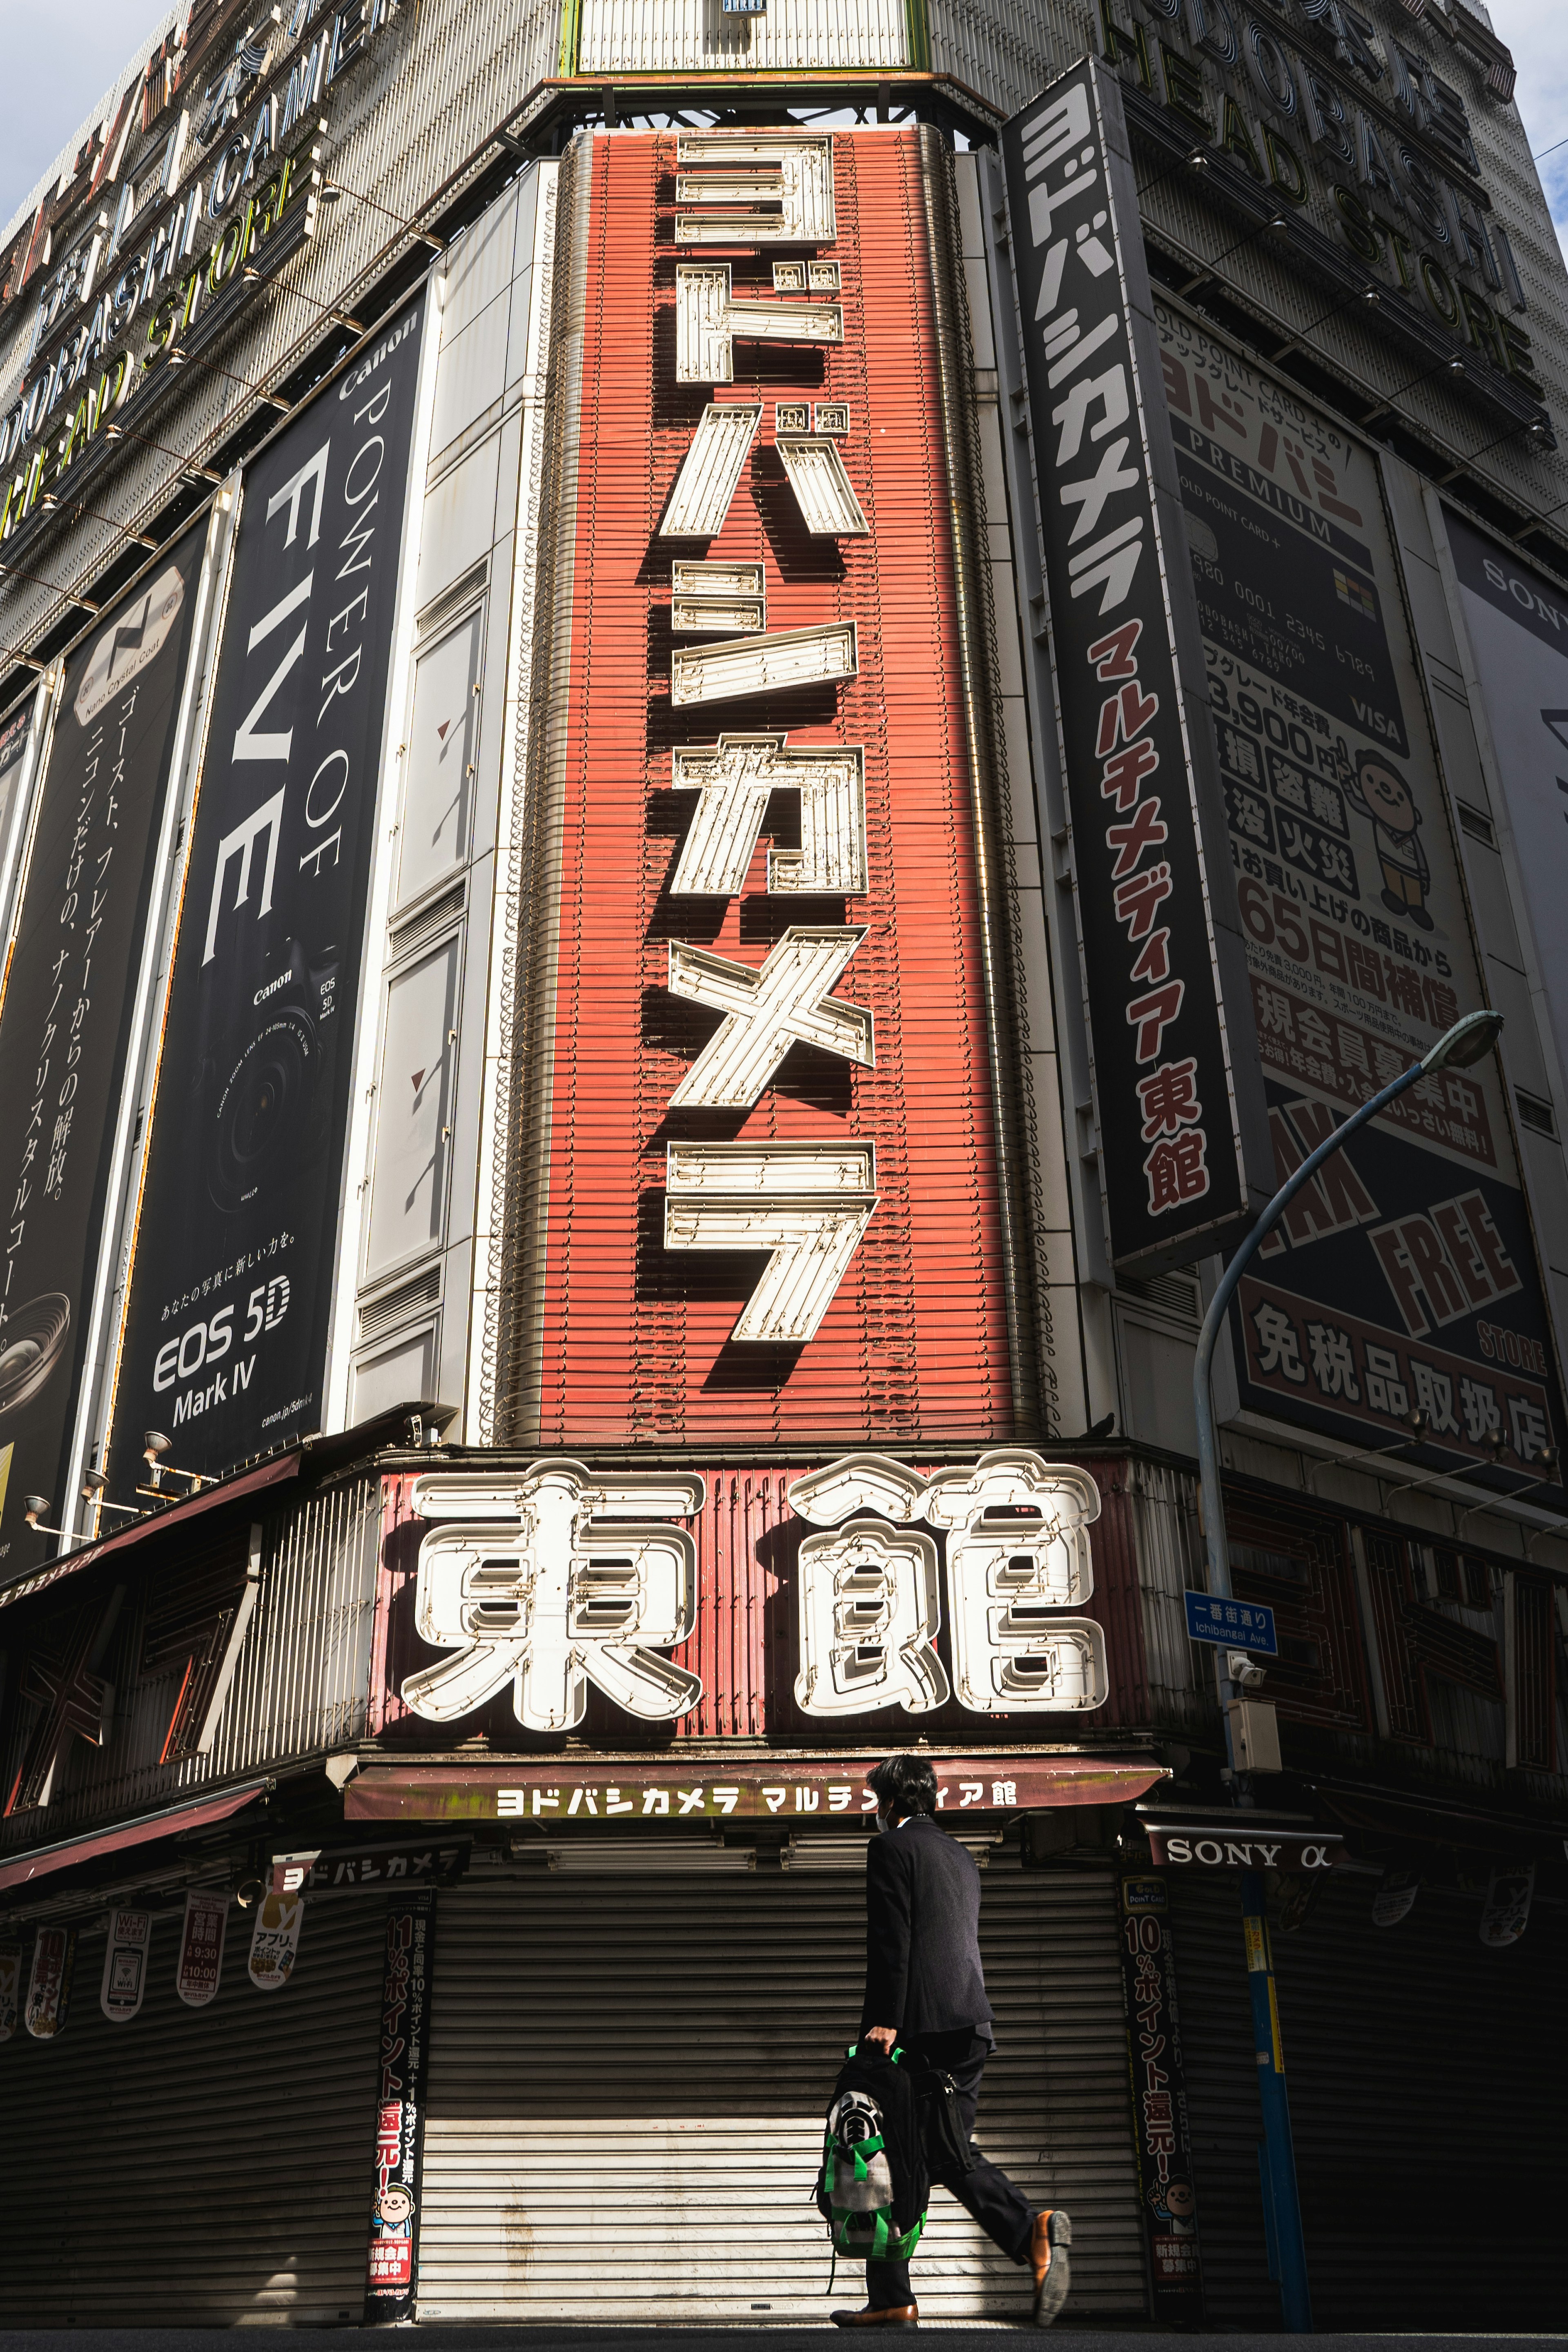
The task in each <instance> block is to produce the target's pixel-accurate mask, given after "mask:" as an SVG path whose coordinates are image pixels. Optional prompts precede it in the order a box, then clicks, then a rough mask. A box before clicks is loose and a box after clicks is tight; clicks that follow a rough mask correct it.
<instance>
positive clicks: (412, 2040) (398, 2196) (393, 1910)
mask: <svg viewBox="0 0 1568 2352" xmlns="http://www.w3.org/2000/svg"><path fill="white" fill-rule="evenodd" d="M435 1938H436V1897H435V1895H433V1894H432V1893H430V1892H429V1891H428V1890H426V1892H424V1893H422V1894H418V1895H405V1896H404V1897H403V1898H402V1899H401V1900H400V1901H398V1902H396V1903H394V1904H392V1905H390V1906H388V1909H387V1914H386V1957H385V1965H384V1970H383V1977H382V1993H381V2071H380V2074H379V2075H378V2077H377V2084H376V2110H375V2189H374V2197H373V2199H372V2204H371V2217H370V2245H369V2250H368V2255H367V2260H366V2268H365V2298H364V2316H365V2321H366V2324H367V2325H372V2324H374V2323H375V2322H377V2321H384V2320H392V2319H407V2318H409V2317H410V2316H411V2315H412V2313H413V2309H414V2293H415V2288H416V2284H417V2282H418V2276H419V2196H420V2179H419V2168H420V2161H421V2158H422V2157H423V2154H424V2148H425V2077H426V2069H427V2065H428V2053H429V2046H430V1992H431V1968H432V1963H433V1961H434V1958H435Z"/></svg>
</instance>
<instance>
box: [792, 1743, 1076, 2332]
mask: <svg viewBox="0 0 1568 2352" xmlns="http://www.w3.org/2000/svg"><path fill="white" fill-rule="evenodd" d="M867 1785H868V1787H869V1788H870V1789H871V1790H873V1791H874V1792H875V1795H876V1799H877V1826H878V1828H879V1831H880V1832H882V1834H881V1835H880V1836H879V1837H877V1838H874V1839H873V1840H872V1843H871V1845H870V1848H869V1850H868V1853H867V1856H866V2002H865V2008H864V2010H863V2011H862V2012H861V2019H860V2039H861V2041H862V2042H865V2043H868V2044H870V2045H872V2046H873V2047H876V2048H879V2049H883V2050H891V2049H892V2047H893V2046H894V2044H895V2043H898V2044H900V2045H901V2046H902V2048H903V2049H905V2050H906V2051H908V2052H909V2053H910V2060H911V2061H912V2062H913V2063H916V2064H918V2063H920V2062H921V2060H924V2061H925V2062H926V2063H929V2064H931V2065H932V2066H936V2067H939V2068H940V2069H941V2071H942V2073H943V2074H950V2075H951V2076H952V2082H953V2085H954V2088H955V2090H956V2092H957V2095H958V2107H959V2112H960V2117H961V2120H962V2125H963V2134H964V2137H965V2139H966V2140H968V2142H969V2155H970V2159H971V2168H970V2169H969V2170H968V2171H967V2172H956V2171H955V2172H953V2173H952V2175H951V2176H950V2177H949V2176H939V2177H940V2178H941V2179H942V2187H943V2188H944V2189H951V2190H952V2194H953V2195H954V2196H955V2197H956V2198H957V2200H958V2201H959V2203H960V2204H961V2205H962V2206H963V2208H964V2210H966V2211H967V2212H969V2213H971V2214H973V2217H974V2219H975V2221H978V2222H979V2224H980V2226H981V2228H982V2229H983V2230H984V2231H986V2233H987V2235H988V2236H990V2237H992V2238H994V2240H995V2242H996V2243H997V2245H999V2246H1000V2247H1001V2249H1002V2251H1003V2252H1004V2253H1005V2254H1008V2255H1010V2256H1011V2257H1012V2259H1013V2261H1014V2262H1016V2263H1028V2264H1029V2267H1030V2269H1031V2270H1032V2271H1033V2273H1034V2279H1035V2324H1036V2326H1039V2327H1048V2326H1050V2324H1051V2322H1052V2320H1053V2319H1055V2317H1056V2315H1057V2314H1058V2311H1060V2309H1061V2307H1062V2305H1063V2304H1064V2303H1065V2301H1066V2300H1067V2294H1068V2285H1069V2284H1070V2279H1069V2270H1068V2246H1069V2245H1070V2244H1071V2243H1072V2224H1071V2222H1070V2221H1068V2217H1067V2215H1066V2214H1065V2213H1064V2212H1063V2211H1062V2210H1060V2208H1059V2207H1058V2208H1057V2209H1056V2210H1054V2211H1053V2210H1047V2211H1046V2212H1043V2213H1037V2212H1035V2211H1033V2210H1032V2209H1031V2208H1030V2206H1029V2204H1028V2202H1027V2200H1026V2198H1025V2197H1024V2195H1023V2193H1022V2191H1021V2190H1020V2189H1016V2188H1015V2187H1014V2185H1013V2183H1012V2181H1010V2180H1009V2179H1008V2178H1007V2176H1006V2174H1005V2172H1003V2171H1002V2170H1001V2169H1000V2168H999V2167H997V2166H996V2165H994V2164H993V2163H991V2162H990V2160H989V2159H988V2158H985V2157H984V2156H982V2155H981V2153H980V2150H979V2149H978V2148H977V2147H975V2146H974V2144H973V2138H972V2137H970V2135H971V2134H972V2133H973V2129H974V2110H975V2106H976V2104H977V2102H978V2100H979V2097H980V2078H981V2075H982V2074H984V2071H985V2061H986V2059H987V2058H988V2057H989V2055H990V2053H991V2049H992V2046H993V2042H994V2035H993V2033H992V2031H991V2023H992V2018H991V2003H990V2002H989V2001H988V2000H987V1999H986V1997H985V1975H984V1969H982V1967H981V1963H980V1945H979V1940H978V1935H977V1930H978V1927H979V1924H980V1872H979V1869H978V1868H977V1866H976V1864H975V1863H974V1860H973V1856H972V1855H971V1854H970V1853H967V1852H966V1851H965V1849H964V1848H963V1846H961V1845H960V1844H959V1843H958V1841H957V1840H956V1839H955V1838H950V1837H949V1836H948V1834H947V1832H946V1831H945V1830H943V1829H942V1828H940V1827H939V1825H938V1823H937V1820H936V1774H935V1773H934V1772H933V1771H932V1769H931V1766H930V1765H929V1764H928V1763H927V1762H926V1761H925V1760H924V1759H922V1758H921V1757H919V1756H894V1757H890V1758H889V1760H888V1762H887V1763H885V1764H879V1765H878V1767H877V1769H876V1770H875V1771H874V1772H872V1773H871V1774H869V1776H868V1784H867ZM919 2317H920V2307H919V2305H917V2304H916V2302H915V2300H914V2295H913V2293H912V2291H911V2289H910V2266H909V2264H908V2263H907V2262H903V2263H888V2262H883V2263H867V2265H866V2307H865V2309H864V2310H863V2311H836V2312H835V2313H834V2315H833V2320H834V2325H835V2326H838V2327H909V2326H913V2325H914V2324H915V2323H916V2322H917V2321H918V2319H919Z"/></svg>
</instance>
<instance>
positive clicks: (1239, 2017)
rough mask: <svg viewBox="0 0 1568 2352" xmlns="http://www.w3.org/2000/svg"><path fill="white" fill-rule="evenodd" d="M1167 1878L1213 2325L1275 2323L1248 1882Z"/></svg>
mask: <svg viewBox="0 0 1568 2352" xmlns="http://www.w3.org/2000/svg"><path fill="white" fill-rule="evenodd" d="M1166 1884H1167V1885H1168V1887H1169V1889H1170V1898H1171V1937H1172V1942H1173V1947H1174V1950H1175V1956H1176V1997H1177V2000H1179V2001H1180V2003H1181V2012H1182V2059H1183V2063H1184V2067H1185V2071H1186V2077H1187V2126H1188V2129H1189V2131H1190V2132H1191V2134H1192V2143H1193V2178H1194V2186H1195V2188H1196V2189H1197V2195H1198V2246H1199V2250H1200V2252H1201V2253H1202V2256H1203V2265H1204V2302H1205V2308H1206V2311H1207V2315H1208V2318H1209V2321H1210V2323H1211V2325H1213V2326H1224V2327H1278V2326H1279V2288H1278V2287H1277V2286H1275V2285H1273V2284H1271V2282H1270V2280H1269V2276H1268V2244H1267V2241H1266V2239H1265V2236H1264V2228H1263V2197H1262V2191H1261V2189H1260V2187H1259V2181H1258V2140H1259V2139H1260V2138H1261V2137H1262V2134H1263V2123H1262V2116H1261V2112H1260V2109H1259V2107H1258V2062H1257V2060H1256V2058H1255V2057H1254V2055H1253V2050H1252V2005H1251V2000H1250V1997H1249V1995H1248V1993H1247V1966H1246V1961H1245V1959H1244V1957H1243V1953H1242V1945H1241V1881H1240V1878H1239V1876H1237V1874H1235V1873H1234V1872H1227V1873H1226V1874H1224V1875H1223V1876H1222V1875H1220V1874H1215V1876H1214V1877H1212V1878H1209V1877H1205V1878H1198V1877H1196V1876H1194V1875H1190V1874H1188V1875H1184V1874H1182V1873H1180V1872H1177V1871H1170V1872H1168V1873H1167V1874H1166ZM1279 1940H1280V1942H1281V1943H1283V1942H1285V1941H1286V1940H1287V1939H1286V1938H1285V1937H1280V1939H1279ZM1281 2030H1282V2032H1283V2037H1284V2043H1285V2064H1286V2068H1287V2070H1288V2071H1287V2074H1286V2080H1287V2082H1288V2083H1289V2086H1290V2091H1291V2095H1292V2097H1294V2095H1295V2074H1294V2069H1295V2060H1296V2050H1295V2043H1294V2041H1293V2038H1292V2036H1291V2032H1290V2028H1289V2022H1288V2021H1282V2029H1281ZM1310 2251H1311V2250H1310V2248H1309V2249H1308V2255H1309V2260H1310Z"/></svg>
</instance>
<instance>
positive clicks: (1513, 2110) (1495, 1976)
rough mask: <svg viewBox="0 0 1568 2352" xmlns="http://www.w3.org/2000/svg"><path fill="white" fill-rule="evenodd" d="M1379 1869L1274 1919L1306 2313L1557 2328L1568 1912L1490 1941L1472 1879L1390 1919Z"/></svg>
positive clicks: (1358, 2323)
mask: <svg viewBox="0 0 1568 2352" xmlns="http://www.w3.org/2000/svg"><path fill="white" fill-rule="evenodd" d="M1376 1884H1377V1882H1376V1880H1375V1879H1373V1878H1370V1877H1362V1876H1360V1875H1356V1876H1352V1875H1351V1874H1349V1873H1348V1872H1347V1873H1345V1874H1342V1875H1339V1874H1336V1876H1335V1877H1333V1878H1331V1879H1329V1880H1328V1881H1327V1882H1326V1884H1324V1885H1321V1887H1320V1889H1319V1891H1318V1895H1317V1898H1316V1901H1315V1903H1314V1905H1313V1907H1312V1909H1311V1910H1310V1912H1309V1913H1308V1915H1307V1919H1306V1923H1305V1925H1304V1926H1303V1927H1301V1928H1300V1930H1299V1931H1298V1932H1297V1933H1296V1934H1295V1935H1292V1936H1281V1935H1279V1934H1276V1936H1275V1937H1274V1971H1275V1975H1276V1976H1277V1978H1278V1979H1279V2017H1280V2031H1281V2032H1282V2033H1283V2035H1284V2036H1285V2063H1286V2065H1287V2067H1289V2068H1290V2070H1291V2071H1290V2077H1289V2080H1290V2107H1291V2121H1292V2127H1293V2129H1294V2132H1295V2137H1296V2150H1297V2158H1296V2161H1297V2168H1298V2170H1299V2173H1300V2184H1301V2222H1302V2228H1303V2231H1305V2234H1306V2240H1307V2261H1308V2264H1309V2266H1310V2274H1311V2281H1312V2316H1313V2320H1314V2323H1315V2325H1316V2326H1319V2327H1320V2328H1322V2327H1329V2328H1347V2327H1356V2328H1363V2327H1365V2328H1389V2329H1394V2328H1408V2327H1425V2328H1432V2329H1443V2330H1449V2331H1451V2330H1453V2329H1455V2328H1479V2329H1489V2328H1499V2327H1503V2328H1510V2329H1517V2328H1536V2327H1539V2328H1547V2329H1560V2328H1561V2326H1562V2324H1563V2277H1562V2271H1563V2263H1562V2246H1563V2240H1562V2230H1563V2196H1562V2186H1561V2177H1562V2145H1561V2130H1562V2117H1563V2105H1564V2094H1565V2092H1568V2064H1565V2063H1564V2060H1563V2037H1562V2035H1561V2033H1560V2032H1558V2030H1557V2021H1556V2010H1557V2003H1558V2001H1559V2000H1561V1998H1562V1987H1563V1973H1564V1960H1565V1959H1568V1953H1565V1951H1564V1945H1565V1943H1568V1936H1565V1934H1564V1924H1563V1914H1562V1912H1561V1911H1560V1910H1558V1909H1557V1907H1556V1906H1554V1905H1553V1906H1551V1907H1550V1908H1548V1907H1546V1906H1537V1908H1536V1910H1535V1912H1534V1914H1533V1916H1532V1917H1531V1922H1530V1926H1529V1927H1528V1928H1527V1930H1526V1932H1525V1934H1524V1936H1523V1937H1522V1938H1521V1941H1520V1942H1519V1943H1517V1944H1514V1945H1511V1946H1510V1948H1508V1949H1507V1950H1506V1951H1500V1952H1492V1951H1489V1950H1488V1949H1487V1948H1486V1947H1485V1946H1484V1945H1483V1944H1482V1942H1481V1939H1480V1936H1479V1927H1480V1905H1479V1902H1478V1901H1477V1899H1476V1897H1475V1896H1474V1895H1471V1896H1469V1897H1468V1899H1467V1898H1466V1897H1464V1896H1462V1895H1457V1894H1453V1893H1450V1892H1448V1891H1447V1890H1443V1889H1438V1888H1433V1887H1424V1888H1423V1889H1422V1891H1421V1893H1420V1895H1417V1897H1416V1900H1415V1909H1414V1910H1413V1911H1412V1912H1411V1913H1410V1915H1409V1916H1408V1917H1407V1918H1405V1919H1404V1920H1402V1921H1401V1922H1400V1924H1399V1926H1398V1927H1388V1928H1382V1927H1373V1923H1372V1897H1373V1892H1374V1891H1375V1888H1376Z"/></svg>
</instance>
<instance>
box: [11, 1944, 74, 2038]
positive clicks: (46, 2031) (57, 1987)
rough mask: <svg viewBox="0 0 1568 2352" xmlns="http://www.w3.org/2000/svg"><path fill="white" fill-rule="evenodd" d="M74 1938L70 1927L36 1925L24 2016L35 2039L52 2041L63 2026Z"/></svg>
mask: <svg viewBox="0 0 1568 2352" xmlns="http://www.w3.org/2000/svg"><path fill="white" fill-rule="evenodd" d="M76 1939H77V1930H76V1929H75V1928H74V1927H40V1928H39V1929H38V1932H37V1936H36V1937H34V1940H33V1966H32V1970H31V1972H30V1974H29V1976H28V1979H27V2006H26V2011H24V2017H25V2020H26V2028H27V2031H28V2032H29V2033H30V2034H31V2035H32V2036H33V2038H34V2040H35V2041H37V2042H52V2041H53V2040H54V2038H55V2036H56V2034H57V2033H63V2032H65V2030H66V2021H67V2019H68V2017H69V2015H70V2002H71V1978H72V1976H73V1975H74V1974H75V1972H76Z"/></svg>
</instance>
